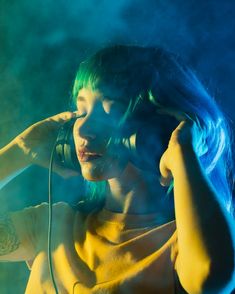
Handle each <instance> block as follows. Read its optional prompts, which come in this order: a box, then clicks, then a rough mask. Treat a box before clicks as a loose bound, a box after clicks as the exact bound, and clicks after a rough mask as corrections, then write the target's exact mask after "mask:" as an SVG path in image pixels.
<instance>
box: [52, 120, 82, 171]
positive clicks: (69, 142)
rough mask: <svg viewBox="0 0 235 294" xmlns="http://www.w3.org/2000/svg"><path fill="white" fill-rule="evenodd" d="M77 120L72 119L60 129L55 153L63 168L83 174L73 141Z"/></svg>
mask: <svg viewBox="0 0 235 294" xmlns="http://www.w3.org/2000/svg"><path fill="white" fill-rule="evenodd" d="M77 118H78V117H76V118H72V119H71V120H69V121H68V122H66V123H64V124H63V125H62V127H61V128H60V129H59V132H58V135H57V139H56V146H55V153H56V156H57V158H58V160H59V162H60V164H61V165H62V166H63V167H65V168H68V169H72V170H75V171H78V172H80V173H81V167H80V164H79V161H78V159H77V155H76V151H75V144H74V139H73V126H74V123H75V121H76V119H77Z"/></svg>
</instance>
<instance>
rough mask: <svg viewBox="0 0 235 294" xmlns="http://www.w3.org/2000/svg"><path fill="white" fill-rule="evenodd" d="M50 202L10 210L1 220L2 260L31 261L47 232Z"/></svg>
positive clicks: (0, 255)
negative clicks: (40, 239)
mask: <svg viewBox="0 0 235 294" xmlns="http://www.w3.org/2000/svg"><path fill="white" fill-rule="evenodd" d="M47 216H48V204H47V203H42V204H40V205H37V206H34V207H27V208H25V209H23V210H21V211H15V212H10V213H8V214H6V215H5V216H2V218H1V219H2V220H0V234H1V235H0V261H30V260H33V259H34V257H35V256H36V254H37V252H38V250H39V246H40V242H39V238H41V237H42V234H46V233H47V229H45V226H46V225H47V223H48V217H47Z"/></svg>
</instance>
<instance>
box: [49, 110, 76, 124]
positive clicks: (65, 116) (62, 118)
mask: <svg viewBox="0 0 235 294" xmlns="http://www.w3.org/2000/svg"><path fill="white" fill-rule="evenodd" d="M75 117H76V113H75V112H71V111H65V112H61V113H59V114H56V115H53V116H51V117H49V118H47V119H46V120H47V121H53V122H57V123H64V122H66V121H69V120H71V119H72V118H75Z"/></svg>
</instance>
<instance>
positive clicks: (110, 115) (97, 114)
mask: <svg viewBox="0 0 235 294" xmlns="http://www.w3.org/2000/svg"><path fill="white" fill-rule="evenodd" d="M126 107H127V106H126V105H125V103H124V102H121V100H120V99H114V98H111V97H110V96H109V97H108V96H106V95H105V93H102V92H101V91H99V90H91V89H90V88H82V89H81V90H80V91H79V92H78V96H77V114H78V115H79V116H81V117H80V118H78V119H77V120H76V122H75V124H74V129H73V136H74V142H75V147H76V154H77V157H78V160H79V163H80V165H81V171H82V175H83V177H84V178H85V179H87V180H89V181H100V180H107V179H110V178H113V177H117V176H119V175H120V174H121V173H122V171H123V170H124V168H125V166H126V165H127V162H128V159H127V156H126V152H125V150H124V147H123V146H121V145H120V144H119V145H114V144H112V143H110V144H108V143H109V140H110V138H111V137H112V136H113V135H116V134H117V131H118V123H119V120H120V118H121V116H122V115H123V114H124V112H125V109H126ZM111 142H112V141H111Z"/></svg>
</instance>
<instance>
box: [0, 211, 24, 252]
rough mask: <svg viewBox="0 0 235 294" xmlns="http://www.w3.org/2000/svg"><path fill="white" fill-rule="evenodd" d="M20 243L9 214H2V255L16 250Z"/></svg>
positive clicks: (0, 236) (0, 237)
mask: <svg viewBox="0 0 235 294" xmlns="http://www.w3.org/2000/svg"><path fill="white" fill-rule="evenodd" d="M19 245H20V241H19V239H18V237H17V234H16V231H15V227H14V225H13V223H12V220H11V218H10V217H9V215H7V214H5V215H0V256H1V255H5V254H9V253H11V252H13V251H15V250H16V249H17V248H18V247H19Z"/></svg>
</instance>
